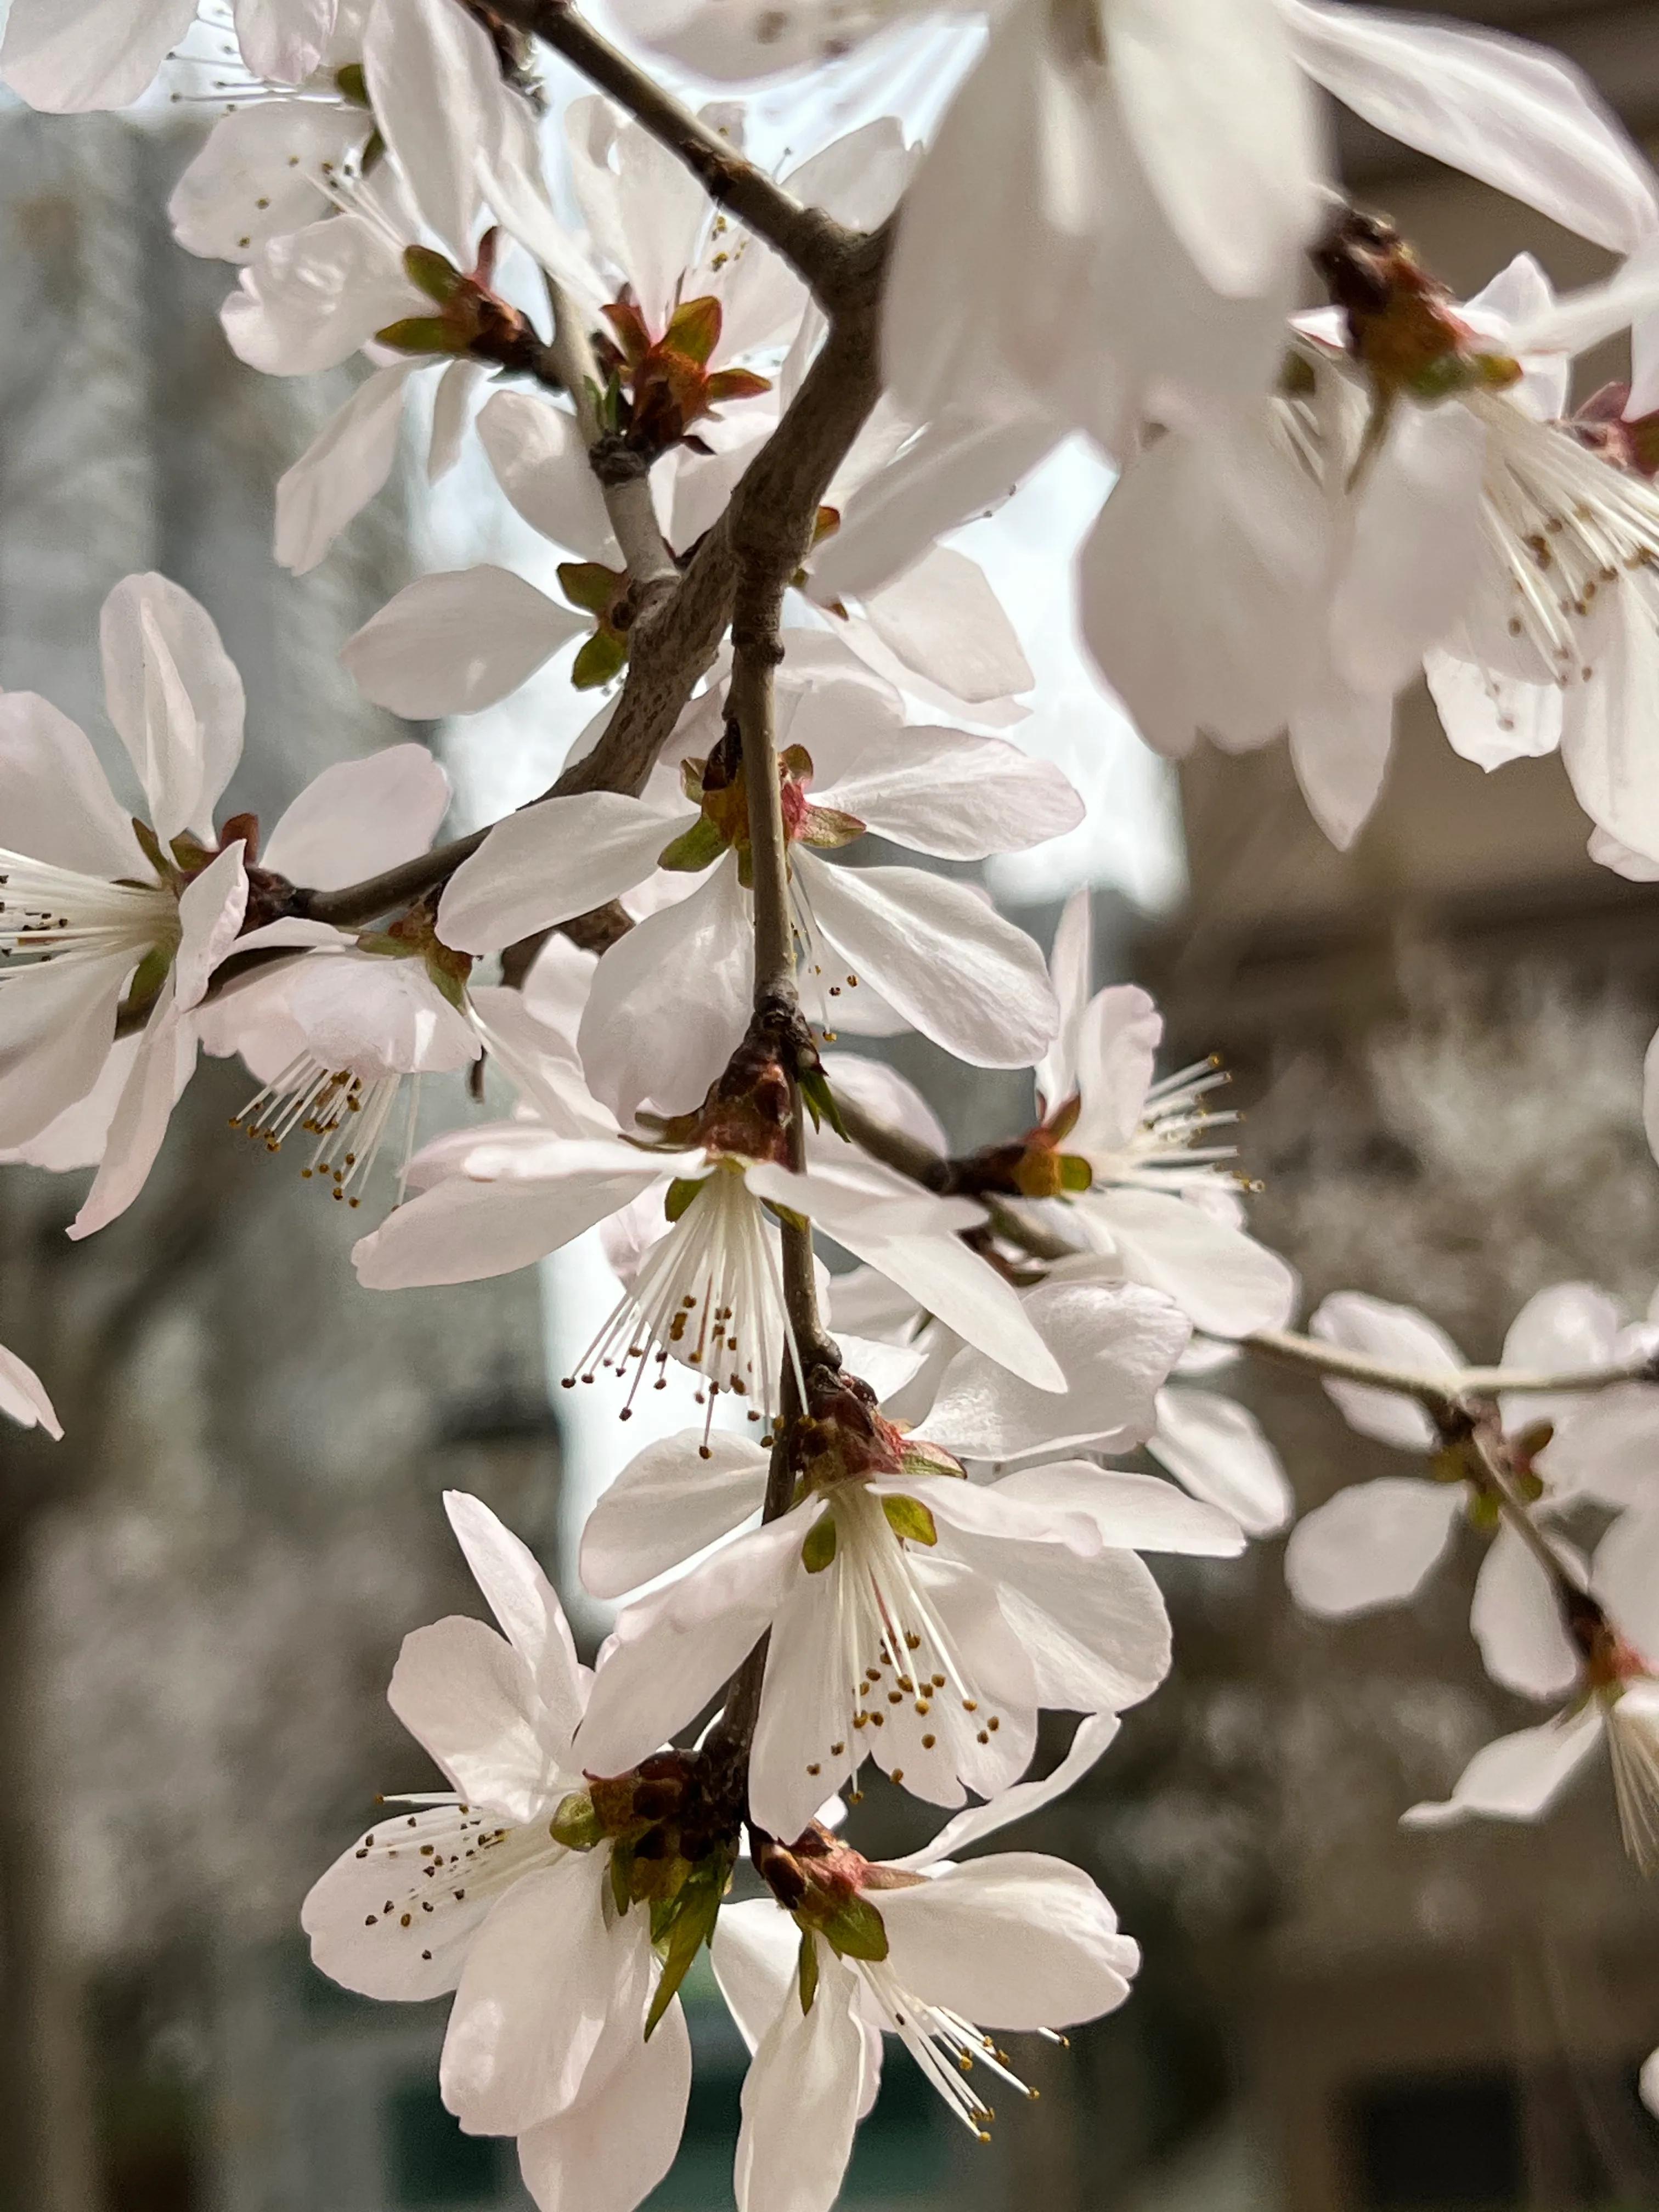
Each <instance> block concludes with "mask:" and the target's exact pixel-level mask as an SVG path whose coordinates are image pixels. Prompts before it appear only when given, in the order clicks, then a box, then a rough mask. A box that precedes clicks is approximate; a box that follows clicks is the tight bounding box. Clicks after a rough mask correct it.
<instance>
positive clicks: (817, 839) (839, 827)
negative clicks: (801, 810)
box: [800, 806, 869, 853]
mask: <svg viewBox="0 0 1659 2212" xmlns="http://www.w3.org/2000/svg"><path fill="white" fill-rule="evenodd" d="M868 826H869V825H868V824H867V823H863V822H860V819H859V817H858V816H857V815H856V814H848V813H846V812H845V811H843V810H842V808H841V807H839V806H809V807H808V808H807V810H806V814H805V819H804V820H803V822H802V823H801V827H800V842H801V843H802V844H803V845H811V846H812V847H813V848H815V849H816V850H817V851H819V852H825V853H833V852H835V851H836V849H837V848H839V847H840V846H842V845H850V844H851V843H852V842H853V841H854V838H857V837H862V836H863V835H864V833H865V830H866V828H867V827H868Z"/></svg>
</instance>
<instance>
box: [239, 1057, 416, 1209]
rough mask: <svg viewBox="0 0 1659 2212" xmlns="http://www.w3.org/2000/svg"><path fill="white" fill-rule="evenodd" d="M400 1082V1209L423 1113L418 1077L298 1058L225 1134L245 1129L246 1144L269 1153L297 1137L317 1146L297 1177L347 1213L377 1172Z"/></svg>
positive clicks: (254, 1099)
mask: <svg viewBox="0 0 1659 2212" xmlns="http://www.w3.org/2000/svg"><path fill="white" fill-rule="evenodd" d="M405 1082H407V1083H408V1085H409V1105H408V1111H407V1114H406V1116H405V1121H404V1140H403V1164H402V1167H401V1168H400V1170H399V1171H398V1202H399V1203H401V1202H402V1199H403V1194H404V1177H405V1176H406V1175H407V1173H408V1169H409V1156H410V1152H412V1151H413V1150H414V1146H415V1128H416V1117H417V1115H418V1113H419V1110H420V1078H419V1077H418V1076H414V1077H409V1078H405V1077H404V1076H401V1075H370V1076H362V1075H356V1074H354V1073H352V1071H351V1069H349V1067H336V1068H331V1067H328V1066H325V1064H324V1063H323V1062H322V1061H321V1060H317V1059H315V1058H313V1055H312V1054H310V1053H308V1052H302V1053H301V1054H300V1056H299V1058H298V1059H297V1060H292V1061H290V1062H289V1066H287V1067H285V1068H284V1069H283V1073H281V1074H280V1075H279V1076H278V1077H277V1078H276V1081H275V1082H274V1083H268V1084H267V1085H265V1087H264V1090H263V1091H259V1092H258V1094H257V1095H256V1096H255V1097H252V1098H250V1099H249V1101H248V1103H247V1104H246V1106H244V1107H243V1108H242V1109H241V1111H240V1113H239V1114H233V1115H231V1117H230V1126H231V1127H232V1128H233V1129H245V1130H246V1132H247V1133H248V1135H249V1136H250V1137H252V1138H254V1139H258V1140H259V1141H261V1142H263V1144H264V1148H265V1150H266V1151H267V1152H281V1151H282V1149H283V1145H284V1144H285V1143H286V1142H287V1141H288V1139H289V1138H290V1137H291V1136H293V1135H294V1134H295V1133H296V1132H298V1133H300V1134H301V1136H307V1137H313V1138H315V1139H316V1142H315V1144H314V1146H313V1148H312V1151H311V1155H310V1158H308V1159H307V1162H306V1164H305V1165H304V1166H303V1167H302V1168H301V1170H300V1173H301V1176H304V1177H305V1179H306V1180H307V1182H310V1181H311V1180H312V1178H313V1176H315V1177H320V1179H321V1180H322V1182H323V1183H324V1185H325V1188H327V1189H328V1191H329V1192H330V1194H331V1196H333V1197H335V1198H337V1199H340V1200H343V1201H344V1202H345V1203H346V1204H347V1205H349V1206H360V1205H361V1204H362V1191H361V1188H360V1186H361V1185H362V1184H363V1183H365V1182H367V1181H368V1177H369V1176H370V1175H371V1174H372V1173H373V1171H374V1162H375V1159H376V1158H377V1156H378V1155H379V1152H380V1146H381V1144H382V1142H383V1141H384V1139H385V1137H386V1125H387V1123H388V1122H389V1121H390V1120H391V1118H392V1108H393V1106H394V1105H395V1104H396V1103H397V1100H398V1093H399V1091H402V1090H403V1088H404V1084H405Z"/></svg>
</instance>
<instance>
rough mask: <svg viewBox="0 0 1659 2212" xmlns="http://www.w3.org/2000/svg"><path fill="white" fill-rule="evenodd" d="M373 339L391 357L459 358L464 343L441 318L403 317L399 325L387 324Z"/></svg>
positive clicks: (464, 349) (464, 345) (376, 332)
mask: <svg viewBox="0 0 1659 2212" xmlns="http://www.w3.org/2000/svg"><path fill="white" fill-rule="evenodd" d="M374 336H375V337H376V338H377V339H378V340H379V342H380V344H381V345H383V346H390V347H391V348H392V350H393V352H395V353H420V354H427V353H435V354H456V355H459V354H464V353H465V351H466V340H465V338H464V337H461V336H460V334H459V332H458V331H455V330H454V329H453V328H452V327H451V325H449V324H448V323H447V322H446V321H445V320H444V319H443V317H442V316H441V315H405V316H404V319H403V320H402V321H401V322H397V323H388V324H387V325H386V328H385V329H384V330H383V331H375V333H374Z"/></svg>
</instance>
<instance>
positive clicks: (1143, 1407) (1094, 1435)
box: [920, 1282, 1191, 1460]
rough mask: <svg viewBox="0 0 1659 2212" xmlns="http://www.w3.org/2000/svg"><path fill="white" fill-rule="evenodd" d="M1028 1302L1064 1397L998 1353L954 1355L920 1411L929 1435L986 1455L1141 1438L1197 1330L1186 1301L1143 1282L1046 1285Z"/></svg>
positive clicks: (952, 1447)
mask: <svg viewBox="0 0 1659 2212" xmlns="http://www.w3.org/2000/svg"><path fill="white" fill-rule="evenodd" d="M1022 1303H1023V1306H1024V1315H1025V1318H1026V1320H1027V1322H1028V1323H1029V1324H1030V1326H1032V1327H1033V1328H1036V1329H1037V1330H1038V1331H1039V1332H1040V1334H1041V1335H1042V1340H1043V1341H1044V1343H1045V1344H1047V1346H1048V1349H1049V1351H1050V1352H1052V1353H1053V1355H1054V1358H1055V1359H1056V1360H1057V1361H1058V1363H1059V1366H1060V1373H1061V1375H1062V1376H1063V1377H1064V1380H1065V1395H1063V1396H1056V1395H1051V1394H1050V1393H1048V1392H1047V1391H1043V1390H1034V1389H1031V1388H1030V1385H1029V1384H1028V1383H1024V1382H1022V1381H1020V1380H1018V1378H1017V1377H1016V1376H1013V1375H1012V1374H1011V1373H1010V1372H1009V1371H1008V1370H1007V1368H1006V1366H1005V1365H1003V1364H1000V1363H999V1362H998V1361H997V1359H996V1356H995V1354H994V1352H993V1353H992V1354H991V1356H990V1357H989V1358H987V1357H986V1354H985V1352H982V1351H975V1350H964V1351H962V1352H957V1355H956V1357H955V1358H953V1359H952V1360H951V1364H950V1365H949V1367H948V1368H946V1370H945V1375H944V1377H943V1380H942V1381H941V1383H940V1384H939V1395H938V1396H937V1397H936V1398H935V1400H934V1401H933V1407H932V1409H931V1411H930V1412H928V1413H927V1414H925V1415H924V1416H922V1417H921V1423H920V1425H921V1427H922V1428H923V1429H924V1430H925V1431H926V1433H927V1436H928V1437H931V1438H932V1439H933V1441H934V1442H935V1443H941V1444H943V1445H944V1446H945V1449H946V1450H947V1451H951V1452H954V1453H956V1454H957V1456H958V1457H960V1458H965V1459H986V1460H1003V1459H1011V1458H1015V1457H1020V1456H1029V1455H1030V1454H1031V1453H1032V1452H1034V1451H1044V1450H1053V1449H1059V1448H1060V1447H1062V1446H1066V1445H1077V1444H1085V1443H1089V1444H1099V1445H1100V1446H1101V1447H1102V1448H1103V1449H1109V1450H1112V1451H1129V1450H1133V1448H1134V1447H1135V1446H1136V1445H1137V1444H1139V1443H1144V1442H1145V1441H1146V1438H1147V1437H1149V1436H1150V1435H1151V1433H1152V1424H1153V1421H1154V1419H1155V1418H1156V1413H1155V1405H1156V1396H1157V1393H1158V1390H1159V1389H1161V1388H1162V1386H1163V1383H1164V1378H1165V1377H1166V1376H1168V1374H1169V1372H1170V1368H1171V1367H1172V1366H1173V1365H1174V1364H1175V1362H1176V1358H1177V1357H1178V1356H1179V1354H1180V1352H1181V1350H1182V1346H1183V1345H1184V1344H1185V1343H1186V1341H1187V1339H1188V1335H1189V1334H1191V1331H1190V1329H1189V1327H1188V1322H1187V1319H1186V1316H1185V1315H1184V1314H1182V1311H1181V1310H1180V1308H1179V1307H1178V1306H1176V1305H1175V1304H1172V1303H1171V1301H1170V1300H1169V1299H1168V1298H1165V1297H1161V1296H1159V1294H1158V1292H1156V1291H1148V1290H1146V1289H1144V1288H1143V1287H1142V1286H1141V1285H1139V1284H1138V1283H1091V1282H1054V1283H1043V1284H1040V1285H1038V1286H1037V1288H1036V1290H1034V1291H1028V1292H1027V1293H1026V1296H1025V1297H1024V1300H1023V1302H1022ZM987 1349H988V1347H987Z"/></svg>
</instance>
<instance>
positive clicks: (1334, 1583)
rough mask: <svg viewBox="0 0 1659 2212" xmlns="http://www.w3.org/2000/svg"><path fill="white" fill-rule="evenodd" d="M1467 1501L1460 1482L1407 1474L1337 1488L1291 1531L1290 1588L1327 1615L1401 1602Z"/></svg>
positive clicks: (1439, 1555) (1308, 1608)
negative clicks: (1432, 1479) (1415, 1479)
mask: <svg viewBox="0 0 1659 2212" xmlns="http://www.w3.org/2000/svg"><path fill="white" fill-rule="evenodd" d="M1462 1506H1463V1486H1462V1484H1461V1483H1455V1482H1418V1481H1414V1480H1412V1478H1411V1477H1410V1476H1407V1475H1399V1474H1385V1475H1382V1476H1379V1477H1378V1479H1377V1480H1376V1481H1375V1482H1356V1483H1353V1484H1352V1485H1351V1486H1349V1487H1348V1488H1347V1489H1346V1490H1339V1491H1338V1492H1337V1493H1336V1496H1335V1497H1334V1498H1329V1499H1328V1500H1327V1502H1326V1503H1325V1504H1323V1505H1318V1506H1316V1507H1315V1508H1314V1510H1313V1511H1312V1512H1311V1513H1309V1514H1305V1515H1304V1516H1303V1518H1302V1519H1301V1520H1300V1521H1298V1522H1297V1524H1296V1526H1295V1528H1292V1529H1291V1538H1290V1541H1289V1543H1288V1544H1287V1545H1286V1546H1285V1581H1286V1582H1287V1583H1289V1584H1290V1589H1291V1596H1292V1597H1293V1598H1294V1599H1295V1600H1296V1601H1297V1604H1298V1605H1299V1606H1300V1607H1302V1608H1303V1610H1304V1612H1306V1613H1322V1614H1324V1615H1326V1616H1327V1617H1328V1618H1332V1617H1340V1616H1341V1615H1344V1614H1346V1613H1370V1612H1372V1611H1373V1610H1375V1608H1376V1607H1378V1606H1386V1605H1403V1604H1404V1603H1405V1601H1406V1600H1407V1598H1410V1597H1413V1596H1415V1595H1416V1593H1417V1592H1418V1590H1419V1589H1420V1588H1421V1587H1422V1585H1423V1583H1425V1581H1426V1580H1427V1579H1428V1577H1429V1576H1430V1574H1431V1572H1432V1571H1433V1570H1434V1569H1435V1568H1436V1567H1437V1565H1439V1563H1440V1561H1441V1559H1443V1557H1444V1556H1445V1553H1446V1550H1447V1547H1448V1546H1449V1544H1450V1542H1451V1540H1452V1533H1453V1530H1454V1529H1455V1527H1456V1525H1457V1521H1458V1516H1459V1515H1460V1514H1461V1512H1462Z"/></svg>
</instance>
